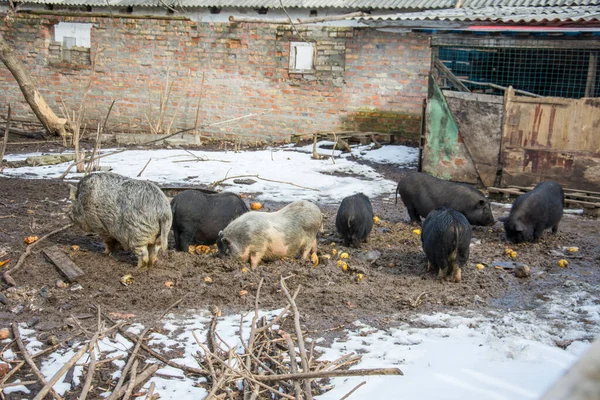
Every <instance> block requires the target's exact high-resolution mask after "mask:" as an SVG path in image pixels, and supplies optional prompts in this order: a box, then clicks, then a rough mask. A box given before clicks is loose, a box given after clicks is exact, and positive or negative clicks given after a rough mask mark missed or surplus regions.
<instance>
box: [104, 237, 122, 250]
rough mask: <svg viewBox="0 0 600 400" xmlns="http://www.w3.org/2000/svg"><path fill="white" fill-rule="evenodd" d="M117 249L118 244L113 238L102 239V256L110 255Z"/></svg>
mask: <svg viewBox="0 0 600 400" xmlns="http://www.w3.org/2000/svg"><path fill="white" fill-rule="evenodd" d="M118 249H119V242H118V241H117V239H115V238H111V237H106V238H104V254H111V253H112V252H113V251H116V250H118Z"/></svg>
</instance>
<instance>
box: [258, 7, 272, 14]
mask: <svg viewBox="0 0 600 400" xmlns="http://www.w3.org/2000/svg"><path fill="white" fill-rule="evenodd" d="M255 10H256V12H257V13H258V14H260V15H266V14H267V13H268V12H269V9H268V8H267V7H261V8H255Z"/></svg>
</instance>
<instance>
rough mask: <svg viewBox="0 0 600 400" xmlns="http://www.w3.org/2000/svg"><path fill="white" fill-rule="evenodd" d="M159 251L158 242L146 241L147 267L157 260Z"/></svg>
mask: <svg viewBox="0 0 600 400" xmlns="http://www.w3.org/2000/svg"><path fill="white" fill-rule="evenodd" d="M159 251H160V244H150V243H148V259H149V263H148V267H152V266H153V265H154V263H155V262H156V260H158V252H159Z"/></svg>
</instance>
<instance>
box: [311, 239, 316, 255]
mask: <svg viewBox="0 0 600 400" xmlns="http://www.w3.org/2000/svg"><path fill="white" fill-rule="evenodd" d="M310 250H311V252H313V253H316V252H317V238H315V239H314V240H313V242H312V245H311V249H310Z"/></svg>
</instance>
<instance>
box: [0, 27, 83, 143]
mask: <svg viewBox="0 0 600 400" xmlns="http://www.w3.org/2000/svg"><path fill="white" fill-rule="evenodd" d="M0 61H2V62H3V63H4V65H6V68H8V70H9V71H10V72H11V74H12V75H13V76H14V77H15V80H16V81H17V83H18V84H19V87H20V88H21V92H23V96H24V97H25V100H27V103H29V105H30V106H31V109H32V111H33V112H34V114H35V115H36V116H37V118H38V119H39V121H40V122H41V123H42V125H44V127H45V128H46V130H47V131H48V132H50V133H51V134H53V135H60V136H63V137H64V136H66V135H67V134H70V133H72V132H73V130H72V129H71V125H70V124H69V121H68V120H66V119H65V118H59V117H57V116H56V114H54V112H53V111H52V109H51V108H50V107H49V106H48V104H47V103H46V101H45V100H44V98H43V97H42V95H41V94H40V92H38V91H37V89H36V83H35V81H34V80H33V78H32V77H31V75H30V74H29V71H27V69H26V68H25V66H24V65H23V63H22V62H21V61H20V60H19V59H18V58H17V56H16V55H15V53H14V52H13V50H12V49H11V47H10V45H9V44H8V43H7V42H6V41H5V40H4V37H2V34H0Z"/></svg>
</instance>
